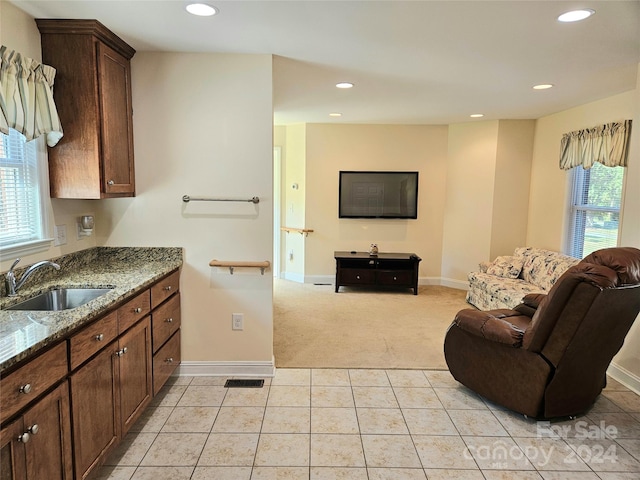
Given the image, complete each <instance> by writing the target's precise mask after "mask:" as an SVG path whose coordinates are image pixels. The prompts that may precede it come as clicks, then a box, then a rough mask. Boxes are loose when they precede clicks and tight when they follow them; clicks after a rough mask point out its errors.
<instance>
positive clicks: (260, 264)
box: [209, 259, 271, 275]
mask: <svg viewBox="0 0 640 480" xmlns="http://www.w3.org/2000/svg"><path fill="white" fill-rule="evenodd" d="M209 266H210V267H227V268H228V269H229V273H230V274H231V275H233V269H234V268H236V267H238V268H240V267H249V268H259V269H260V273H261V274H262V275H264V271H265V270H266V269H267V268H269V266H271V262H269V260H265V261H264V262H244V261H240V260H234V261H225V260H216V259H213V260H211V261H210V262H209Z"/></svg>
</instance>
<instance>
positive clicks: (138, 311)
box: [133, 307, 142, 313]
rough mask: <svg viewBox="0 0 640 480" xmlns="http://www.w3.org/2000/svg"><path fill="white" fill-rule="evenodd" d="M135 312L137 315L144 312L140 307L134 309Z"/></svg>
mask: <svg viewBox="0 0 640 480" xmlns="http://www.w3.org/2000/svg"><path fill="white" fill-rule="evenodd" d="M133 311H134V312H135V313H140V312H142V309H141V308H140V307H138V308H134V309H133Z"/></svg>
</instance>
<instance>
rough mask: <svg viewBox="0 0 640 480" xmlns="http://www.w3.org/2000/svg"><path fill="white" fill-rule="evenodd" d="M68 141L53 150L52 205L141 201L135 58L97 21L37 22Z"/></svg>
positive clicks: (50, 162)
mask: <svg viewBox="0 0 640 480" xmlns="http://www.w3.org/2000/svg"><path fill="white" fill-rule="evenodd" d="M36 24H37V25H38V29H39V30H40V36H41V42H42V61H43V63H45V64H47V65H51V66H52V67H54V68H55V69H56V77H55V83H54V87H53V96H54V99H55V102H56V107H57V109H58V114H59V116H60V122H61V124H62V130H63V133H64V136H63V137H62V139H61V140H60V142H59V143H58V145H56V146H55V147H53V148H50V149H49V183H50V186H51V197H53V198H85V199H88V198H93V199H96V198H114V197H133V196H135V174H134V161H133V119H132V107H131V65H130V60H131V58H132V57H133V55H134V54H135V50H134V49H133V48H131V47H130V46H129V45H128V44H127V43H125V42H124V41H123V40H122V39H120V38H119V37H118V36H116V35H115V34H114V33H113V32H111V31H110V30H108V29H107V28H106V27H105V26H104V25H102V24H101V23H100V22H98V21H97V20H56V19H36Z"/></svg>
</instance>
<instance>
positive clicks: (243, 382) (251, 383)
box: [224, 378, 264, 388]
mask: <svg viewBox="0 0 640 480" xmlns="http://www.w3.org/2000/svg"><path fill="white" fill-rule="evenodd" d="M263 385H264V380H249V379H244V378H236V379H228V380H227V381H226V382H225V384H224V386H225V387H226V388H262V386H263Z"/></svg>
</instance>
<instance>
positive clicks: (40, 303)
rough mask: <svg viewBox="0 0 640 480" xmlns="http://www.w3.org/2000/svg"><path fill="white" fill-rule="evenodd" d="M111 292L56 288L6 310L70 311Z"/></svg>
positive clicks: (95, 289)
mask: <svg viewBox="0 0 640 480" xmlns="http://www.w3.org/2000/svg"><path fill="white" fill-rule="evenodd" d="M111 290H112V289H111V288H56V289H54V290H49V291H48V292H44V293H41V294H39V295H36V296H35V297H31V298H30V299H29V300H25V301H24V302H20V303H18V304H16V305H13V306H11V307H8V308H7V310H38V311H56V310H70V309H72V308H77V307H80V306H82V305H84V304H85V303H87V302H90V301H91V300H93V299H95V298H98V297H100V296H102V295H104V294H105V293H108V292H110V291H111Z"/></svg>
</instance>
